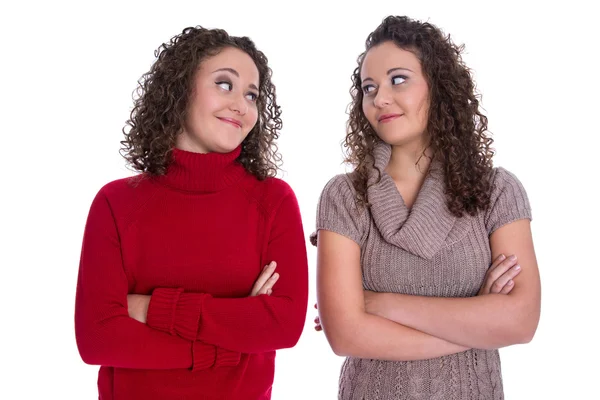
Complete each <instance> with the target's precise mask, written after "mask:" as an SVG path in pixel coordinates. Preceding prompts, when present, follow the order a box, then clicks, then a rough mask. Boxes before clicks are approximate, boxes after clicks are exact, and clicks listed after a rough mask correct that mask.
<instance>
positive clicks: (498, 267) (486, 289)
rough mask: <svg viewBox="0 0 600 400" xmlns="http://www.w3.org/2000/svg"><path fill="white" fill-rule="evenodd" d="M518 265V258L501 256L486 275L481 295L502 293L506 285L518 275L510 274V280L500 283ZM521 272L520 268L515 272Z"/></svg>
mask: <svg viewBox="0 0 600 400" xmlns="http://www.w3.org/2000/svg"><path fill="white" fill-rule="evenodd" d="M516 265H517V257H516V256H514V255H512V256H510V257H505V256H504V254H500V255H499V256H498V257H497V258H496V259H495V260H494V262H493V263H492V266H491V267H490V269H489V270H488V272H487V273H486V277H485V281H484V283H483V286H482V287H481V289H480V291H479V294H489V293H500V292H501V291H502V289H503V288H504V286H505V285H506V283H507V282H508V281H509V280H510V279H512V278H513V277H514V276H516V274H514V275H512V274H509V275H508V278H506V279H501V280H500V281H498V280H499V279H500V278H501V277H502V276H503V275H504V274H505V273H506V272H508V271H509V270H510V269H511V268H513V267H515V266H516ZM518 271H520V267H519V268H517V269H516V270H515V271H513V272H518Z"/></svg>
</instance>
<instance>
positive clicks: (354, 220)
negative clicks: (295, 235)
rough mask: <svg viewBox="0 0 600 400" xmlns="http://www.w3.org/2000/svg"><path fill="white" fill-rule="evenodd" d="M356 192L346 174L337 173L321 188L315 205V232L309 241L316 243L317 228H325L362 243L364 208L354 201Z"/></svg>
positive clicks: (364, 226) (364, 224)
mask: <svg viewBox="0 0 600 400" xmlns="http://www.w3.org/2000/svg"><path fill="white" fill-rule="evenodd" d="M355 199H356V192H355V190H354V187H353V186H352V182H351V181H350V178H349V177H348V175H337V176H335V177H334V178H332V179H331V180H330V181H329V182H328V183H327V184H326V185H325V188H324V189H323V192H322V193H321V197H320V199H319V204H318V206H317V224H316V225H317V226H316V232H315V233H313V234H312V235H311V242H312V244H313V245H315V246H316V245H317V235H318V232H319V230H321V229H325V230H328V231H332V232H335V233H339V234H340V235H343V236H346V237H347V238H349V239H352V240H353V241H355V242H356V243H358V244H359V245H362V244H363V242H364V239H365V237H366V232H367V229H366V223H367V220H366V216H367V215H366V213H367V211H366V209H364V208H359V207H358V205H357V203H356V200H355Z"/></svg>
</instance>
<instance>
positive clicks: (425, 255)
mask: <svg viewBox="0 0 600 400" xmlns="http://www.w3.org/2000/svg"><path fill="white" fill-rule="evenodd" d="M374 154H375V167H376V168H378V169H379V170H381V171H383V170H384V168H385V166H386V165H387V163H388V161H389V158H390V154H391V148H390V146H389V145H386V144H385V143H383V142H380V143H379V144H378V145H377V146H376V148H375V153H374ZM373 171H375V170H373ZM372 176H373V177H375V175H372ZM492 182H493V191H492V196H491V205H490V207H489V209H488V210H487V211H484V212H480V213H479V214H478V215H477V216H475V217H471V216H464V217H462V218H456V217H454V216H453V215H452V214H450V212H449V211H448V209H447V207H446V203H445V197H444V181H443V176H442V173H441V171H440V170H439V169H436V168H434V167H432V168H430V171H429V173H428V176H427V177H426V179H425V182H424V183H423V186H422V188H421V190H420V192H419V194H418V197H417V199H416V201H415V203H414V205H413V207H412V209H410V210H409V209H408V208H407V207H406V205H405V204H404V201H403V200H402V197H401V195H400V193H399V192H398V190H397V188H396V186H395V184H394V182H393V180H392V179H391V177H390V176H389V175H387V174H385V173H382V179H381V181H380V182H379V183H377V184H376V185H374V186H371V187H370V188H369V189H368V199H369V202H370V203H371V204H372V206H371V208H370V209H366V208H359V207H357V205H356V203H355V191H354V188H353V186H352V184H351V181H350V178H349V177H348V176H347V175H338V176H336V177H334V178H333V179H332V180H331V181H329V183H328V184H327V185H326V186H325V188H324V190H323V193H322V195H321V199H320V201H319V206H318V210H317V232H318V230H319V229H326V230H329V231H333V232H337V233H339V234H341V235H344V236H346V237H348V238H350V239H352V240H353V241H355V242H356V243H358V244H359V246H360V249H361V264H362V274H363V286H364V288H365V289H367V290H372V291H376V292H393V293H405V294H410V295H421V296H437V297H469V296H475V295H476V294H477V292H478V290H479V288H480V287H481V285H482V283H483V280H484V275H485V273H486V270H487V269H488V267H489V266H490V264H491V252H490V244H489V236H490V234H491V233H492V232H494V231H495V230H496V229H498V228H500V227H501V226H503V225H505V224H508V223H510V222H513V221H515V220H518V219H523V218H528V219H531V209H530V206H529V201H528V199H527V194H526V193H525V190H524V189H523V186H522V185H521V183H520V182H519V181H518V180H517V178H516V177H515V176H514V175H512V174H511V173H510V172H508V171H506V170H505V169H502V168H496V169H494V175H493V178H492ZM312 239H313V240H314V239H315V234H313V238H312ZM503 398H504V395H503V390H502V377H501V371H500V358H499V355H498V351H497V350H479V349H471V350H468V351H464V352H461V353H457V354H453V355H449V356H444V357H439V358H435V359H429V360H422V361H408V362H404V361H398V362H394V361H382V360H372V359H360V358H354V357H348V358H347V359H346V360H345V362H344V364H343V367H342V371H341V376H340V386H339V399H343V400H346V399H348V400H350V399H353V400H354V399H355V400H359V399H360V400H363V399H364V400H376V399H381V400H392V399H415V400H417V399H418V400H424V399H440V400H451V399H461V400H463V399H464V400H467V399H468V400H472V399H491V400H500V399H503Z"/></svg>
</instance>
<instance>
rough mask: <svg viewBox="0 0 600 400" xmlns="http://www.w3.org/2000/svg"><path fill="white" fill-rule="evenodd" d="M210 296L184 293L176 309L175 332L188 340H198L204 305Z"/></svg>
mask: <svg viewBox="0 0 600 400" xmlns="http://www.w3.org/2000/svg"><path fill="white" fill-rule="evenodd" d="M206 296H209V295H208V294H203V293H182V294H181V296H179V301H178V302H177V307H176V308H175V320H174V328H175V332H177V334H178V335H179V336H181V337H182V338H185V339H187V340H196V338H197V336H198V327H199V324H200V317H201V315H202V303H203V302H204V299H205V298H206Z"/></svg>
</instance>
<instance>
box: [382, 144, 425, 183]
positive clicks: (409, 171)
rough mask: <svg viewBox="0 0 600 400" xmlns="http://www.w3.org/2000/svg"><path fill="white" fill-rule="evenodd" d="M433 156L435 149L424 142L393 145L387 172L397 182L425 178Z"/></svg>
mask: <svg viewBox="0 0 600 400" xmlns="http://www.w3.org/2000/svg"><path fill="white" fill-rule="evenodd" d="M432 156H433V150H432V149H431V148H430V147H427V146H426V144H425V143H422V142H419V143H411V144H403V145H398V146H392V154H391V156H390V161H389V162H388V164H387V166H386V168H385V172H386V173H387V174H388V175H389V176H390V177H392V179H393V180H394V181H397V182H402V181H414V180H423V179H424V178H425V175H426V174H427V171H428V170H429V165H430V164H431V158H432Z"/></svg>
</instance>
